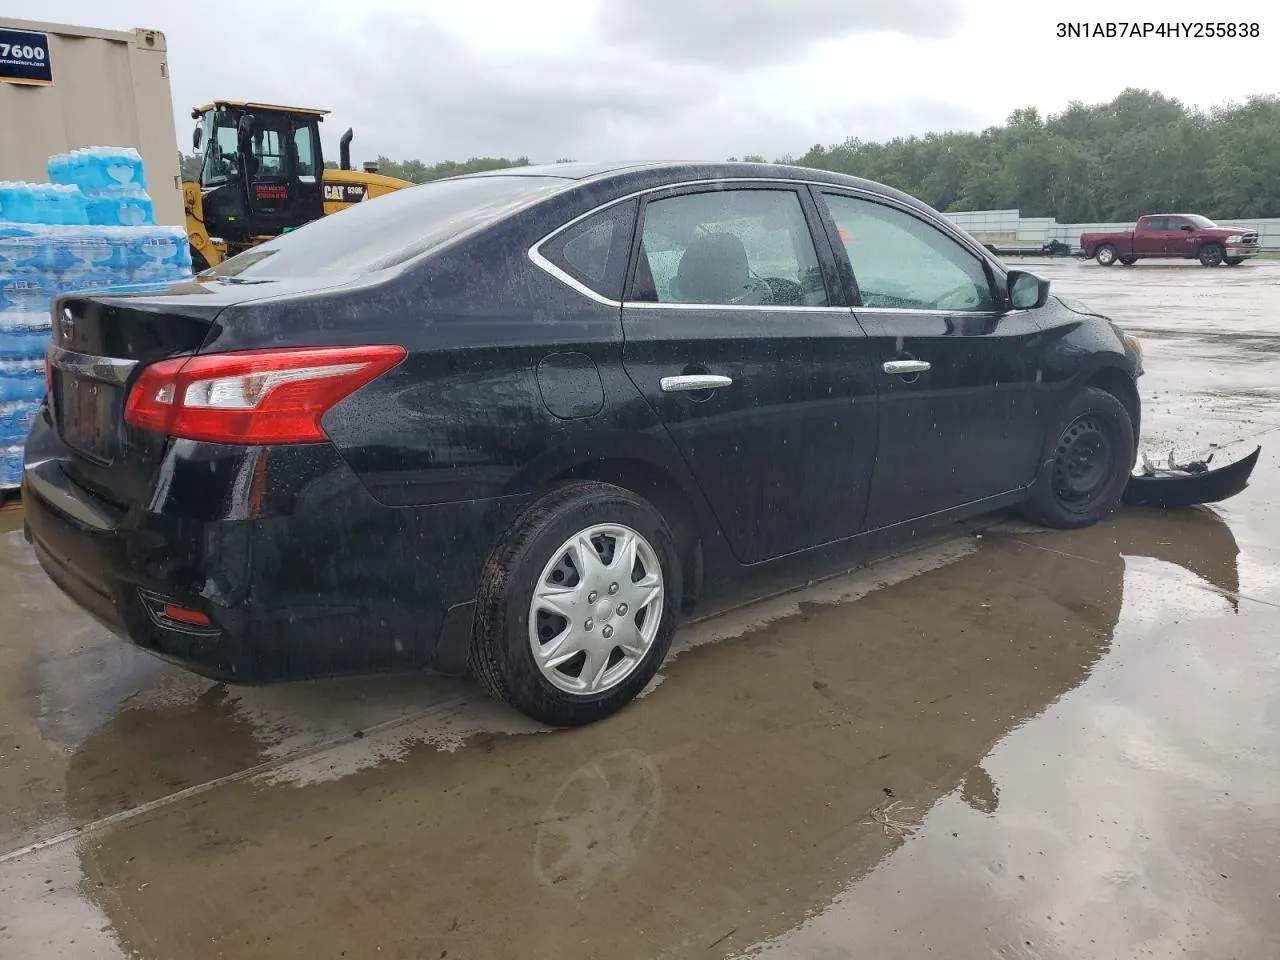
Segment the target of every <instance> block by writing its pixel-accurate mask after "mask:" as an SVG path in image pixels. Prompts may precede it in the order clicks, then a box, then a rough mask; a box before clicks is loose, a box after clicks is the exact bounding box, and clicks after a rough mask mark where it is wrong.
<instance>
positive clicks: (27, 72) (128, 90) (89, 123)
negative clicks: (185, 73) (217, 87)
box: [0, 17, 184, 227]
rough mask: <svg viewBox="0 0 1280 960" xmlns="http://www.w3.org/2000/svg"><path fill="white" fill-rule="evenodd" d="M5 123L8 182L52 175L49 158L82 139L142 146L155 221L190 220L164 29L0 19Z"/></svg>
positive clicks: (1, 155) (87, 143)
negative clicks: (184, 206)
mask: <svg viewBox="0 0 1280 960" xmlns="http://www.w3.org/2000/svg"><path fill="white" fill-rule="evenodd" d="M0 131H3V134H0V180H30V181H33V182H42V181H44V180H47V179H48V174H47V172H46V163H47V161H48V158H49V157H50V156H51V155H53V154H55V153H63V152H66V151H68V150H73V149H76V148H78V147H94V146H109V147H134V148H135V149H136V150H137V151H138V152H139V153H140V154H142V159H143V162H144V164H145V170H146V178H147V189H148V192H149V193H150V194H151V199H152V201H153V202H154V204H155V215H156V222H157V223H160V224H165V225H169V226H175V227H177V226H184V216H183V209H182V182H181V171H180V169H179V166H178V138H177V131H176V129H175V127H174V120H173V96H172V94H171V93H170V90H169V56H168V52H167V49H166V44H165V37H164V34H163V33H161V32H160V31H158V30H146V29H135V30H132V31H128V32H124V31H116V30H98V29H95V28H92V27H74V26H67V25H65V24H54V23H37V22H35V21H30V20H13V19H9V18H7V17H0Z"/></svg>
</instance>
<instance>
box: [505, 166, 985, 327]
mask: <svg viewBox="0 0 1280 960" xmlns="http://www.w3.org/2000/svg"><path fill="white" fill-rule="evenodd" d="M721 183H735V184H745V183H758V184H765V185H775V184H776V185H784V186H788V187H813V188H815V189H817V190H818V191H819V192H824V191H825V192H835V193H844V194H846V195H852V196H855V197H858V198H862V199H871V200H875V201H882V202H884V203H887V204H888V205H890V206H892V207H894V208H895V209H900V210H902V212H903V213H906V214H908V215H911V216H917V217H918V216H919V215H920V211H918V210H916V211H913V210H911V209H910V208H909V207H907V206H906V205H904V204H902V203H901V202H900V201H898V200H897V199H895V198H894V197H890V196H888V195H886V194H883V193H878V192H876V191H874V190H867V189H866V188H864V187H850V186H846V185H844V184H839V183H827V182H825V181H822V180H804V179H796V178H790V177H787V178H776V179H775V178H768V177H717V178H713V179H702V180H681V181H678V182H676V183H664V184H661V185H659V186H656V187H645V188H644V189H643V190H636V191H633V192H632V193H628V194H627V195H626V196H622V197H617V198H615V199H613V200H608V201H606V202H604V203H602V204H600V205H599V206H598V207H592V208H591V209H590V210H588V211H587V212H586V213H582V214H579V215H578V216H576V217H574V218H573V219H572V220H570V221H569V222H568V223H562V224H561V225H560V226H558V227H556V228H555V229H554V230H552V231H551V232H550V233H548V234H547V235H546V236H544V237H542V238H541V239H540V240H537V241H535V242H534V243H533V245H532V246H530V247H529V251H528V255H529V260H530V262H531V263H533V265H534V266H536V267H538V269H540V270H542V271H543V272H545V273H547V274H549V275H550V276H552V277H554V278H555V279H556V280H559V281H560V282H561V283H563V284H564V285H565V286H567V287H569V288H570V289H571V290H576V291H577V292H578V293H580V294H582V295H583V296H584V297H587V298H588V299H590V300H594V301H595V302H596V303H599V304H603V305H604V306H608V307H623V306H626V307H641V308H643V309H646V310H653V309H675V310H735V309H737V310H762V311H779V310H781V311H788V312H790V311H796V310H850V309H852V310H883V311H887V310H897V308H894V307H836V306H825V307H811V306H779V305H776V304H765V305H761V306H747V305H741V304H698V303H652V302H649V301H641V300H625V301H624V300H614V299H612V298H610V297H606V296H604V295H603V294H601V293H597V292H596V291H594V290H592V289H591V288H590V287H588V286H587V285H586V284H584V283H581V282H579V281H578V280H575V279H574V278H573V277H571V276H569V274H567V273H565V272H564V271H563V270H561V269H560V268H559V267H557V266H556V265H555V264H554V263H552V262H551V261H550V260H548V259H547V258H546V257H545V256H543V254H542V249H541V248H542V247H543V246H545V245H546V244H548V243H550V242H551V241H552V240H554V239H555V238H556V237H557V236H559V235H560V234H561V233H563V232H564V231H566V230H568V229H570V228H571V227H574V226H576V225H577V224H579V223H581V222H582V221H583V220H586V219H587V218H588V217H594V216H596V215H597V214H599V213H603V212H604V211H605V210H608V209H609V208H610V207H614V206H617V205H618V204H620V203H626V202H627V201H628V200H635V199H636V198H637V197H643V196H647V195H648V194H651V193H662V192H663V191H666V190H682V189H684V188H685V187H704V186H714V185H715V184H721ZM921 219H924V220H926V221H927V220H928V219H931V218H924V217H922V218H921ZM932 225H933V226H934V227H937V228H941V229H942V231H943V232H944V233H946V234H947V235H948V236H950V237H951V239H953V240H955V241H957V242H959V243H960V244H961V246H963V247H965V248H966V249H968V250H969V252H971V253H973V254H975V255H976V256H977V257H978V259H979V260H982V261H983V262H985V263H988V264H990V265H991V267H992V269H993V270H995V271H997V272H999V273H1000V274H1001V275H1002V276H1003V275H1004V274H1005V273H1007V272H1008V271H1007V270H1006V269H1005V268H1004V266H1003V265H1002V264H1001V263H1000V262H999V261H998V260H996V259H994V258H993V257H992V256H991V251H989V250H987V249H986V247H983V246H982V245H981V244H979V243H978V242H977V241H975V240H972V239H971V238H970V237H969V236H968V235H967V234H965V233H964V232H963V231H961V230H960V229H959V228H958V227H957V226H956V225H955V224H953V223H951V222H950V221H949V220H946V219H945V218H943V220H942V222H941V223H937V224H932ZM953 233H954V236H953V235H952V234H953ZM901 312H903V313H938V314H955V313H965V312H966V311H957V310H934V311H921V310H905V309H904V310H902V311H901ZM984 312H986V313H994V314H999V311H984ZM966 315H969V314H966ZM971 315H972V316H978V315H979V314H978V313H973V314H971Z"/></svg>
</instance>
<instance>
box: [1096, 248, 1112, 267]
mask: <svg viewBox="0 0 1280 960" xmlns="http://www.w3.org/2000/svg"><path fill="white" fill-rule="evenodd" d="M1117 258H1118V252H1117V251H1116V248H1115V247H1113V246H1112V245H1111V244H1109V243H1104V244H1103V245H1102V246H1100V247H1099V248H1098V249H1097V250H1095V251H1094V252H1093V259H1095V260H1097V261H1098V264H1099V266H1103V267H1109V266H1111V265H1112V264H1113V263H1115V262H1116V259H1117Z"/></svg>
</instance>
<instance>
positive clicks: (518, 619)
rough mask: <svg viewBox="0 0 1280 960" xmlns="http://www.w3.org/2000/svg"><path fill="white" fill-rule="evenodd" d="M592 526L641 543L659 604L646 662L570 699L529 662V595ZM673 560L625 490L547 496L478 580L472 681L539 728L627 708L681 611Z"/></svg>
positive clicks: (577, 487)
mask: <svg viewBox="0 0 1280 960" xmlns="http://www.w3.org/2000/svg"><path fill="white" fill-rule="evenodd" d="M596 524H620V525H624V526H627V527H630V528H631V530H633V531H635V532H636V533H639V534H640V535H641V536H642V537H644V538H645V539H646V540H647V541H648V543H649V545H650V546H651V547H652V548H653V551H654V553H655V554H656V557H657V560H658V564H659V566H660V567H661V568H662V570H661V573H662V583H663V592H664V595H663V604H662V612H661V616H660V618H659V622H658V629H657V633H656V635H655V636H654V638H653V641H652V644H651V645H650V647H649V650H648V652H647V653H646V654H645V655H644V658H643V659H642V660H640V661H639V663H638V664H637V665H636V666H635V667H634V669H633V670H632V671H631V672H630V673H629V674H627V676H626V677H625V678H623V679H622V680H621V681H620V682H619V683H618V684H617V685H616V686H614V687H612V688H611V689H608V690H605V691H604V692H602V693H596V694H575V693H569V692H566V691H563V690H561V689H559V688H557V687H556V686H554V685H553V684H552V683H551V682H550V681H549V680H548V679H547V678H546V677H545V676H544V675H543V674H542V671H541V669H540V668H539V667H538V665H537V664H536V663H535V662H534V656H533V651H532V649H531V645H530V637H529V616H530V609H531V604H532V602H533V595H534V589H535V587H536V586H537V580H538V578H539V577H540V575H541V573H542V571H543V569H544V567H545V566H546V565H547V563H548V562H549V561H550V560H551V558H552V554H553V553H555V552H556V551H557V550H558V549H559V547H560V545H561V544H563V543H564V542H565V541H566V540H568V539H569V538H570V537H571V536H573V535H574V534H575V533H576V532H578V531H582V530H586V529H587V528H589V527H592V526H594V525H596ZM680 584H681V577H680V569H679V557H678V553H677V551H676V547H675V541H674V539H673V538H672V535H671V530H670V528H669V527H668V526H667V523H666V521H665V520H664V519H663V517H662V515H661V514H660V513H659V512H658V511H657V510H656V509H655V508H654V507H653V506H652V505H651V504H649V503H648V502H647V501H645V500H643V499H642V498H640V497H638V496H636V495H635V494H634V493H632V492H631V491H629V490H624V489H622V488H621V487H615V486H612V485H610V484H604V483H590V482H585V481H574V482H572V483H568V484H565V485H564V486H561V487H558V488H556V489H555V490H552V491H551V492H550V493H548V494H547V495H546V496H544V497H543V498H542V499H540V500H538V501H537V502H536V503H535V504H533V505H532V506H531V507H530V508H529V509H528V510H526V511H525V512H524V513H523V514H522V515H521V516H520V518H519V519H518V520H517V521H516V522H515V523H514V524H513V525H512V528H511V530H510V531H509V532H508V534H507V536H506V538H505V539H504V540H503V542H502V543H501V544H500V545H499V546H498V547H497V549H496V550H495V551H494V552H493V554H492V555H491V556H490V558H489V561H488V563H487V564H486V565H485V569H484V573H483V575H482V578H481V584H480V590H479V596H478V600H477V605H476V620H475V627H474V632H473V634H472V639H471V653H470V667H471V672H472V674H473V675H474V676H475V677H476V679H477V680H479V681H480V683H481V685H483V686H484V688H485V689H486V690H488V691H489V693H491V694H492V695H493V696H494V697H496V698H497V699H499V700H502V701H503V702H505V703H508V704H510V705H511V706H513V707H515V708H516V709H517V710H519V711H520V712H522V713H524V714H526V715H527V716H529V717H532V718H533V719H534V720H537V721H539V722H541V723H546V724H550V725H551V726H557V727H572V726H581V725H584V724H588V723H593V722H595V721H597V720H601V719H603V718H604V717H607V716H609V715H610V714H612V713H615V712H617V711H618V710H620V709H622V708H623V707H624V706H626V705H627V704H628V703H629V702H630V701H631V700H633V699H635V697H636V695H637V694H639V693H640V691H641V690H643V689H644V687H645V685H646V684H648V683H649V681H650V680H651V679H653V675H654V674H655V673H657V671H658V668H659V667H660V666H661V665H662V662H663V660H665V659H666V656H667V651H668V650H670V648H671V638H672V636H673V635H674V633H675V618H676V611H677V610H678V609H679V607H680V596H679V591H680Z"/></svg>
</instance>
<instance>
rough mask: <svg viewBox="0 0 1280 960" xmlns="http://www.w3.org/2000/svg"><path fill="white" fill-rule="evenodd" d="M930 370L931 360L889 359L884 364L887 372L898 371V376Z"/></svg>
mask: <svg viewBox="0 0 1280 960" xmlns="http://www.w3.org/2000/svg"><path fill="white" fill-rule="evenodd" d="M928 370H929V361H927V360H889V361H887V362H886V363H885V365H884V372H885V373H896V374H897V375H898V376H909V375H910V374H913V373H925V372H927V371H928Z"/></svg>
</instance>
